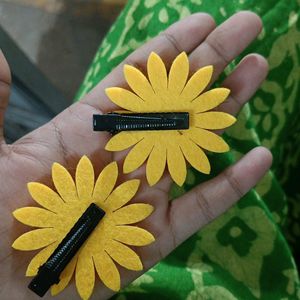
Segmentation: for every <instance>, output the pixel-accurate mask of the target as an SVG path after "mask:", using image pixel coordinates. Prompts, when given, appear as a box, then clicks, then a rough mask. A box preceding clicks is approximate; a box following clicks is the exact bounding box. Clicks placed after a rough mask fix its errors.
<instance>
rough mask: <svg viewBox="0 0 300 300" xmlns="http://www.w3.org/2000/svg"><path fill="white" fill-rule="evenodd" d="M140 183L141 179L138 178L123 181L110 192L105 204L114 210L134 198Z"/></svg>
mask: <svg viewBox="0 0 300 300" xmlns="http://www.w3.org/2000/svg"><path fill="white" fill-rule="evenodd" d="M139 185H140V181H139V180H138V179H132V180H128V181H126V182H123V183H122V184H120V185H119V186H118V187H117V188H116V189H115V190H114V191H113V192H112V193H111V194H110V196H109V197H108V198H107V200H106V203H105V204H106V205H107V206H108V207H109V209H110V210H112V211H115V210H117V209H119V208H120V207H122V206H123V205H125V204H126V203H127V202H129V201H130V200H131V199H132V197H133V196H134V195H135V194H136V192H137V190H138V188H139Z"/></svg>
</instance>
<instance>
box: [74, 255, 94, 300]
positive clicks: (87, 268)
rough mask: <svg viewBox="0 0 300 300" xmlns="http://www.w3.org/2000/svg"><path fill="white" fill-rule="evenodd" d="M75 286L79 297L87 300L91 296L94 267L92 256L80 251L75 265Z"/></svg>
mask: <svg viewBox="0 0 300 300" xmlns="http://www.w3.org/2000/svg"><path fill="white" fill-rule="evenodd" d="M75 279H76V287H77V291H78V293H79V295H80V297H81V298H82V299H84V300H87V299H89V298H90V297H91V295H92V292H93V289H94V285H95V269H94V263H93V258H92V256H90V255H88V254H87V252H84V251H81V252H80V253H79V255H78V261H77V265H76V274H75Z"/></svg>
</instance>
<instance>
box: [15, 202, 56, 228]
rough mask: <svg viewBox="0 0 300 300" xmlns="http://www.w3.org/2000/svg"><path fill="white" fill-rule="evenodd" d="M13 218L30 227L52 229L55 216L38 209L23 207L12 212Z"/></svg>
mask: <svg viewBox="0 0 300 300" xmlns="http://www.w3.org/2000/svg"><path fill="white" fill-rule="evenodd" d="M13 215H14V217H15V218H16V219H17V220H18V221H19V222H21V223H23V224H25V225H28V226H32V227H54V226H55V222H56V216H57V215H56V214H55V213H53V212H51V211H49V210H46V209H43V208H39V207H23V208H19V209H16V210H15V211H14V212H13Z"/></svg>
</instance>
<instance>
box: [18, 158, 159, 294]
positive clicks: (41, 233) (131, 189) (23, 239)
mask: <svg viewBox="0 0 300 300" xmlns="http://www.w3.org/2000/svg"><path fill="white" fill-rule="evenodd" d="M117 177H118V168H117V164H116V163H115V162H112V163H111V164H109V165H108V166H106V167H105V168H104V169H103V170H102V172H101V173H100V175H99V177H98V178H97V180H96V183H95V176H94V169H93V166H92V163H91V161H90V160H89V159H88V158H87V157H86V156H83V157H82V158H81V159H80V161H79V163H78V165H77V168H76V173H75V182H74V180H73V179H72V176H71V175H70V173H69V172H68V171H67V170H66V169H65V168H64V167H62V166H61V165H59V164H57V163H54V164H53V167H52V178H53V182H54V185H55V187H56V189H57V190H58V192H59V195H60V196H59V195H58V194H57V193H55V192H54V191H52V190H51V189H49V188H47V187H46V186H44V185H42V184H39V183H30V184H28V188H29V190H30V193H31V194H32V195H34V198H35V199H38V200H37V201H38V203H43V204H44V207H45V208H39V207H24V208H19V209H17V210H16V211H14V213H13V215H14V217H15V218H16V219H17V220H19V221H20V222H22V223H24V224H26V225H29V226H34V227H38V229H35V230H32V231H29V232H27V233H25V234H23V235H21V236H20V237H19V238H17V239H16V240H15V241H14V243H13V245H12V247H13V248H15V249H18V250H36V249H41V248H44V249H42V250H41V251H40V252H39V253H37V254H36V255H35V257H34V258H33V259H32V260H31V262H30V263H29V265H28V268H27V271H26V275H27V276H35V275H36V274H37V272H38V268H39V267H40V266H41V265H42V264H44V263H45V262H46V261H47V259H48V258H49V256H50V255H51V254H52V253H53V251H54V250H55V249H56V247H57V246H58V244H59V243H60V242H61V241H62V239H63V238H64V237H65V236H66V235H67V233H68V232H69V231H70V229H71V228H72V227H73V226H74V224H75V223H76V221H77V220H78V219H79V217H80V216H81V215H82V213H83V212H84V211H85V210H86V209H87V207H88V206H89V205H90V204H91V203H93V202H94V203H96V204H97V205H99V207H101V208H102V209H103V210H104V211H105V213H106V214H105V216H104V217H103V219H102V220H101V221H100V223H99V224H98V225H97V227H96V228H95V229H94V231H93V232H92V233H91V235H90V236H89V237H88V239H87V240H86V242H85V243H84V245H83V246H82V247H81V248H80V250H79V251H78V253H77V254H76V255H75V256H74V257H73V259H72V261H71V262H70V263H69V264H68V266H67V267H66V268H65V270H64V271H63V272H62V274H61V276H60V279H61V280H60V282H59V283H58V284H57V285H54V286H52V288H51V293H52V294H53V295H56V294H58V293H60V292H61V291H62V290H63V289H64V288H65V287H66V286H67V285H68V283H69V282H70V280H71V278H72V276H73V274H74V273H75V279H76V287H77V290H78V293H79V295H80V297H81V298H82V299H89V298H90V296H91V295H92V292H93V289H94V284H95V268H96V271H97V273H98V274H99V277H100V279H103V283H104V284H106V285H107V287H109V288H112V289H113V290H114V291H116V290H117V289H119V288H120V275H119V271H118V269H117V267H116V266H115V263H114V262H117V263H118V264H120V265H122V266H123V267H125V268H127V269H130V270H142V268H143V266H142V262H141V260H140V258H139V256H138V255H137V254H136V253H135V251H134V250H132V249H130V248H129V247H128V246H126V245H125V244H127V245H130V246H146V245H148V244H150V243H152V242H154V237H153V235H152V234H151V233H150V232H148V231H146V230H144V229H142V228H139V227H137V226H136V225H135V226H129V224H136V223H138V222H140V221H142V220H144V219H145V218H147V217H148V216H149V215H150V214H151V213H152V211H153V207H152V206H151V205H149V204H144V203H135V204H129V205H127V206H124V205H126V204H127V203H128V202H129V201H130V200H131V199H132V198H133V197H134V195H135V194H136V193H137V190H138V187H139V184H140V181H139V180H137V179H132V180H129V181H127V182H123V183H121V184H120V185H119V186H117V187H116V188H115V184H116V181H117ZM42 196H45V199H46V200H42ZM51 199H53V200H54V203H55V204H56V205H59V207H57V206H54V205H53V203H51ZM50 208H51V210H49V209H50ZM53 211H55V213H53ZM44 227H45V228H44ZM101 259H104V261H101ZM94 263H95V265H94ZM102 268H108V269H105V270H103V269H102Z"/></svg>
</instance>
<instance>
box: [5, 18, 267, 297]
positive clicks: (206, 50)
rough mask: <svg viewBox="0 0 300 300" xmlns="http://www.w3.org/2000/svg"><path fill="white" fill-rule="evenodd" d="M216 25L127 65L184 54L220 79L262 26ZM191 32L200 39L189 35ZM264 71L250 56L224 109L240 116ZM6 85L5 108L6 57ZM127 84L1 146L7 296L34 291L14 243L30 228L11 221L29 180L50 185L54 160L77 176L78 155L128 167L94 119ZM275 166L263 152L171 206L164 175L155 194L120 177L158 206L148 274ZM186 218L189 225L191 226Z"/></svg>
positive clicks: (171, 35)
mask: <svg viewBox="0 0 300 300" xmlns="http://www.w3.org/2000/svg"><path fill="white" fill-rule="evenodd" d="M214 27H215V25H214V22H213V20H212V19H211V18H210V17H209V16H208V15H205V14H196V15H193V16H191V17H189V18H187V19H185V20H183V21H181V22H179V23H176V24H175V25H173V26H171V27H170V28H169V29H168V30H167V31H166V32H164V33H163V34H161V35H160V36H159V37H157V38H155V39H153V40H152V41H150V42H149V43H147V44H146V45H144V46H143V47H142V48H141V49H139V50H137V51H135V52H134V53H133V54H131V55H130V56H129V57H128V60H127V63H129V64H134V65H137V66H139V67H140V68H144V66H145V63H146V61H147V57H148V54H149V53H150V52H151V51H156V52H157V53H158V54H159V55H160V56H161V57H162V58H163V59H164V60H165V61H166V62H167V63H170V62H171V61H172V60H173V59H174V58H175V56H176V55H177V54H178V53H179V52H181V51H186V52H187V53H188V54H189V59H190V64H191V66H192V69H193V70H195V69H198V68H199V67H201V66H203V65H208V64H213V65H214V66H215V70H216V73H215V74H214V75H215V76H217V75H218V74H219V73H220V72H222V70H223V69H224V67H225V66H226V64H227V63H228V62H229V61H231V60H232V59H233V58H235V56H236V55H238V54H239V53H240V52H241V51H242V50H243V49H244V48H245V47H246V46H247V45H248V44H249V43H250V42H251V41H252V40H253V39H254V38H255V37H256V35H257V34H258V33H259V31H260V28H261V24H260V21H259V19H258V18H257V16H255V15H254V14H252V13H240V14H237V15H235V16H233V17H232V18H230V19H229V20H227V21H226V22H225V23H223V24H222V25H220V26H219V27H218V28H216V29H214ZM187 33H195V34H188V35H187ZM241 33H244V38H243V39H241V40H238V41H237V39H238V37H239V35H240V34H241ZM187 36H188V39H187ZM232 41H233V42H234V43H232ZM233 44H234V45H233ZM201 57H205V58H206V59H205V62H202V61H201ZM199 58H200V61H199ZM266 73H267V64H266V62H265V60H264V59H263V58H262V57H260V56H258V55H254V54H252V55H248V56H247V57H246V58H245V59H244V60H243V61H242V62H241V63H240V65H239V66H238V67H237V68H236V69H235V71H234V72H233V73H232V74H231V75H230V76H229V77H228V78H227V79H226V80H225V81H224V83H223V85H224V86H225V87H228V88H230V89H231V91H232V92H231V97H229V100H228V102H227V103H224V104H223V105H222V106H221V107H220V108H219V109H220V110H223V111H226V112H229V113H232V114H236V113H237V112H238V111H239V109H240V108H241V106H242V104H243V103H245V102H246V101H247V100H248V99H249V98H250V97H251V96H252V95H253V94H254V92H255V91H256V89H257V88H258V87H259V85H260V83H261V81H262V80H263V79H264V77H265V75H266ZM214 79H215V78H214ZM0 81H1V82H0V100H1V104H2V105H3V107H4V108H5V107H6V103H7V99H8V94H9V83H10V78H9V70H8V67H7V66H6V64H5V59H4V57H1V58H0ZM249 82H251V84H249ZM124 85H125V83H124V79H123V75H122V66H121V65H120V66H119V67H117V68H116V69H115V70H114V71H113V72H112V73H111V74H109V75H108V76H107V77H106V78H105V79H104V80H103V81H102V82H100V83H99V84H98V86H97V87H96V88H95V89H94V90H93V91H92V92H90V93H89V94H88V95H87V96H86V97H85V98H84V99H83V100H82V101H80V102H79V103H76V104H74V105H72V106H71V107H69V108H68V109H66V110H65V111H64V112H62V113H61V114H60V115H58V116H57V117H56V118H55V119H53V120H52V121H51V122H50V123H48V124H46V125H44V126H43V127H41V128H39V129H37V130H35V131H34V132H32V133H30V134H29V135H27V136H25V137H24V138H22V139H20V140H19V141H17V142H16V143H14V144H13V145H6V144H5V142H3V143H2V144H1V157H0V177H1V178H2V182H1V191H2V193H1V197H0V214H1V231H0V234H1V237H0V238H1V241H2V242H1V252H0V253H1V254H0V261H1V262H2V268H1V270H0V295H1V296H3V295H10V298H11V299H19V298H20V296H21V295H22V297H23V298H24V299H32V293H31V292H30V291H29V290H27V289H26V285H27V284H28V282H29V281H28V279H26V278H25V276H24V273H25V269H26V266H27V264H28V262H29V259H30V257H32V253H29V254H24V253H20V252H16V251H13V250H12V249H11V243H12V241H13V240H14V239H15V238H16V237H17V236H19V235H20V232H24V231H26V230H27V229H24V227H23V226H21V225H19V224H17V223H16V222H15V221H14V220H13V218H12V215H11V212H12V211H13V210H14V209H16V208H18V207H23V206H27V205H32V200H31V199H30V196H29V194H28V192H27V191H26V184H27V182H30V181H38V182H42V183H45V184H47V185H49V186H51V185H52V183H51V178H50V169H51V165H52V163H53V162H59V163H61V164H62V165H64V166H65V167H66V168H68V169H69V170H75V167H76V165H77V163H78V161H79V159H80V157H81V156H82V155H84V154H86V155H88V156H89V158H90V159H91V161H92V162H93V165H94V168H95V172H96V173H99V172H100V171H101V170H102V169H103V167H104V166H106V165H107V164H108V163H109V162H111V161H117V162H119V166H121V165H122V160H123V158H124V154H118V153H116V154H113V153H110V152H107V151H105V150H104V147H105V145H106V143H107V140H108V138H109V135H108V134H103V133H102V134H99V133H95V132H93V131H92V128H91V127H92V126H91V119H92V115H93V114H99V113H102V112H103V113H105V112H107V111H111V110H114V109H116V107H115V106H114V104H112V103H110V102H109V101H108V99H107V98H106V96H105V95H104V92H103V91H104V89H105V88H106V87H110V86H124ZM0 121H2V118H0ZM2 123H3V122H2ZM0 125H1V124H0ZM2 125H3V124H2ZM270 163H271V156H270V154H269V152H268V151H267V150H266V149H263V148H257V149H255V150H253V151H251V152H250V153H249V154H247V155H246V156H245V157H244V158H243V159H242V160H241V161H240V162H238V163H237V164H236V165H234V166H233V167H231V168H229V169H228V170H226V171H224V172H223V173H222V174H220V175H219V176H217V177H216V178H214V179H212V180H210V181H207V182H206V183H204V184H202V185H200V186H198V187H196V188H195V189H194V190H192V191H191V192H189V193H187V194H186V195H184V196H182V197H181V198H179V199H177V200H176V201H173V202H169V201H168V200H169V199H168V190H169V188H170V184H171V180H170V179H169V177H167V176H164V178H163V179H162V180H161V181H160V182H159V183H158V184H157V185H155V186H154V187H151V188H150V187H149V186H148V185H147V183H146V180H145V176H144V173H145V172H144V169H143V168H140V169H139V170H137V171H136V172H134V173H132V174H129V175H126V176H125V175H122V176H121V175H120V176H121V178H120V182H121V181H125V180H127V179H129V178H140V179H141V186H140V189H139V193H138V195H137V197H136V199H137V200H140V201H141V202H144V203H150V204H151V205H153V206H154V207H155V212H154V213H153V214H152V215H151V216H150V217H149V218H148V219H146V221H145V222H144V223H143V227H145V228H146V229H148V230H149V231H150V232H152V233H153V234H154V236H155V237H156V242H155V243H154V244H152V245H150V246H147V247H141V249H139V250H138V252H139V254H140V256H141V258H142V261H143V264H144V267H145V269H148V268H149V267H151V266H152V265H153V264H155V263H156V262H158V261H159V260H160V259H162V258H163V257H165V256H166V255H167V254H168V253H170V252H171V251H172V250H173V249H174V248H175V247H176V246H177V245H179V244H180V243H182V242H183V241H184V240H185V239H187V238H188V237H189V236H190V235H192V234H193V233H195V232H196V231H197V230H199V228H201V227H203V226H204V225H205V224H206V223H208V222H209V221H211V220H212V219H214V218H216V217H217V216H218V215H220V214H221V213H223V212H224V211H225V210H226V209H228V208H229V207H230V206H232V204H233V203H234V202H235V201H237V200H238V199H239V198H240V197H241V196H242V195H243V194H245V193H246V192H247V191H248V190H249V189H250V188H251V187H252V186H253V185H255V184H256V183H257V182H258V180H259V179H260V178H261V176H262V175H263V174H264V173H265V172H266V170H267V169H268V168H269V166H270ZM119 170H120V168H119ZM71 173H72V171H71ZM3 178H5V180H3ZM216 184H217V185H218V186H219V188H218V190H216V189H215V188H214V187H215V186H216ZM187 220H189V222H186V221H187ZM139 275H140V274H139V273H136V272H129V271H124V270H122V271H121V278H122V283H123V284H124V285H126V284H128V283H129V282H131V281H132V280H133V279H134V278H136V277H137V276H139ZM67 293H68V295H70V296H71V295H75V294H76V292H75V289H74V288H68V289H66V291H65V292H63V293H62V295H61V297H63V298H65V297H66V295H67ZM95 295H98V296H99V295H101V298H107V297H109V296H110V295H111V292H110V291H108V290H106V289H104V287H103V286H102V285H101V286H100V287H98V288H97V289H96V291H95ZM58 298H59V297H58Z"/></svg>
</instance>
